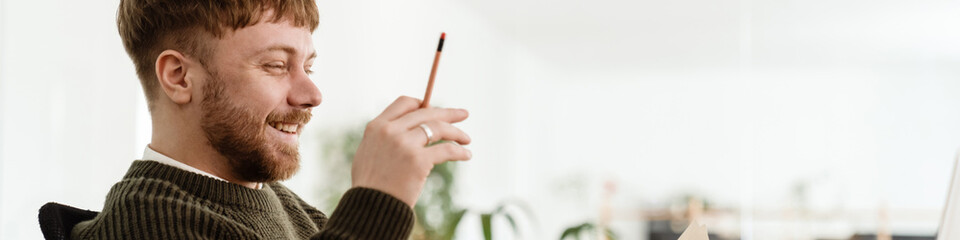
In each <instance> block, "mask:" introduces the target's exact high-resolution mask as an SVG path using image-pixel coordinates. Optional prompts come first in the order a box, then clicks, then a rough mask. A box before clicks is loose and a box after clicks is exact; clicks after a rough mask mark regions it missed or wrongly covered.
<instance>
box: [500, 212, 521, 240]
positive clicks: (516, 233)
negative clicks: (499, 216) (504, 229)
mask: <svg viewBox="0 0 960 240" xmlns="http://www.w3.org/2000/svg"><path fill="white" fill-rule="evenodd" d="M503 217H506V218H507V222H509V223H510V228H512V229H513V235H514V236H519V235H520V229H518V228H517V222H516V221H514V220H513V216H512V214H510V213H508V212H504V213H503Z"/></svg>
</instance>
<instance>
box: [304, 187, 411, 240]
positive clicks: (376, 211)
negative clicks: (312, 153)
mask: <svg viewBox="0 0 960 240" xmlns="http://www.w3.org/2000/svg"><path fill="white" fill-rule="evenodd" d="M413 222H414V214H413V209H410V206H407V204H406V203H404V202H403V201H400V199H397V198H395V197H393V196H391V195H390V194H387V193H384V192H381V191H377V190H374V189H370V188H362V187H357V188H352V189H350V190H349V191H347V192H346V193H344V194H343V199H341V200H340V203H339V204H338V205H337V208H336V210H334V212H333V214H332V215H331V216H330V219H329V220H328V222H327V223H326V226H324V228H323V229H321V230H320V233H317V234H316V235H314V236H313V237H312V238H311V239H315V240H330V239H338V240H339V239H407V238H408V237H409V236H410V232H411V230H413Z"/></svg>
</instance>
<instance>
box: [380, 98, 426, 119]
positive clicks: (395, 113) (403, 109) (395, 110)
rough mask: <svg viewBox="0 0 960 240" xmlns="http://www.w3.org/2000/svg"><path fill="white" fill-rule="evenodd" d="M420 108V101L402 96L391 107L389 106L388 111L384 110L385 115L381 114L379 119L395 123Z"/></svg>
mask: <svg viewBox="0 0 960 240" xmlns="http://www.w3.org/2000/svg"><path fill="white" fill-rule="evenodd" d="M418 108H420V99H416V98H412V97H407V96H400V97H398V98H397V100H394V101H393V103H391V104H390V106H387V109H384V110H383V113H380V116H378V117H377V118H379V119H381V120H384V121H393V120H394V119H397V118H400V117H401V116H404V115H405V114H407V113H409V112H411V111H414V110H417V109H418Z"/></svg>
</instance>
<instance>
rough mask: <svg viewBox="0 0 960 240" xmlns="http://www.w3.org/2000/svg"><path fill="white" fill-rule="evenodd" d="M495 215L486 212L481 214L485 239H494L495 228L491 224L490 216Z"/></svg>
mask: <svg viewBox="0 0 960 240" xmlns="http://www.w3.org/2000/svg"><path fill="white" fill-rule="evenodd" d="M491 217H493V215H491V214H489V213H484V214H481V215H480V223H481V224H482V225H483V239H486V240H492V239H493V229H492V226H490V225H491V224H490V218H491Z"/></svg>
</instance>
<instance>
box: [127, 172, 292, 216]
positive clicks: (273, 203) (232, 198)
mask: <svg viewBox="0 0 960 240" xmlns="http://www.w3.org/2000/svg"><path fill="white" fill-rule="evenodd" d="M123 178H124V179H125V180H126V179H136V178H147V179H157V180H160V181H166V182H170V183H172V184H173V185H176V187H178V188H180V189H182V190H183V191H185V192H187V193H189V194H193V195H196V196H197V197H199V198H201V199H206V200H210V201H214V202H219V203H225V204H230V205H240V206H245V207H250V208H256V209H262V210H271V211H272V210H278V211H282V210H283V206H282V205H281V204H280V200H279V198H278V197H277V194H276V192H275V191H274V189H273V188H272V187H271V186H270V184H264V185H263V188H262V189H251V188H248V187H244V186H242V185H239V184H235V183H230V182H226V181H220V180H217V179H214V178H210V177H208V176H204V175H200V174H197V173H194V172H189V171H185V170H183V169H180V168H177V167H173V166H170V165H166V164H163V163H160V162H156V161H143V160H136V161H133V164H131V165H130V169H129V170H128V171H127V174H126V175H125V176H124V177H123Z"/></svg>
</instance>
